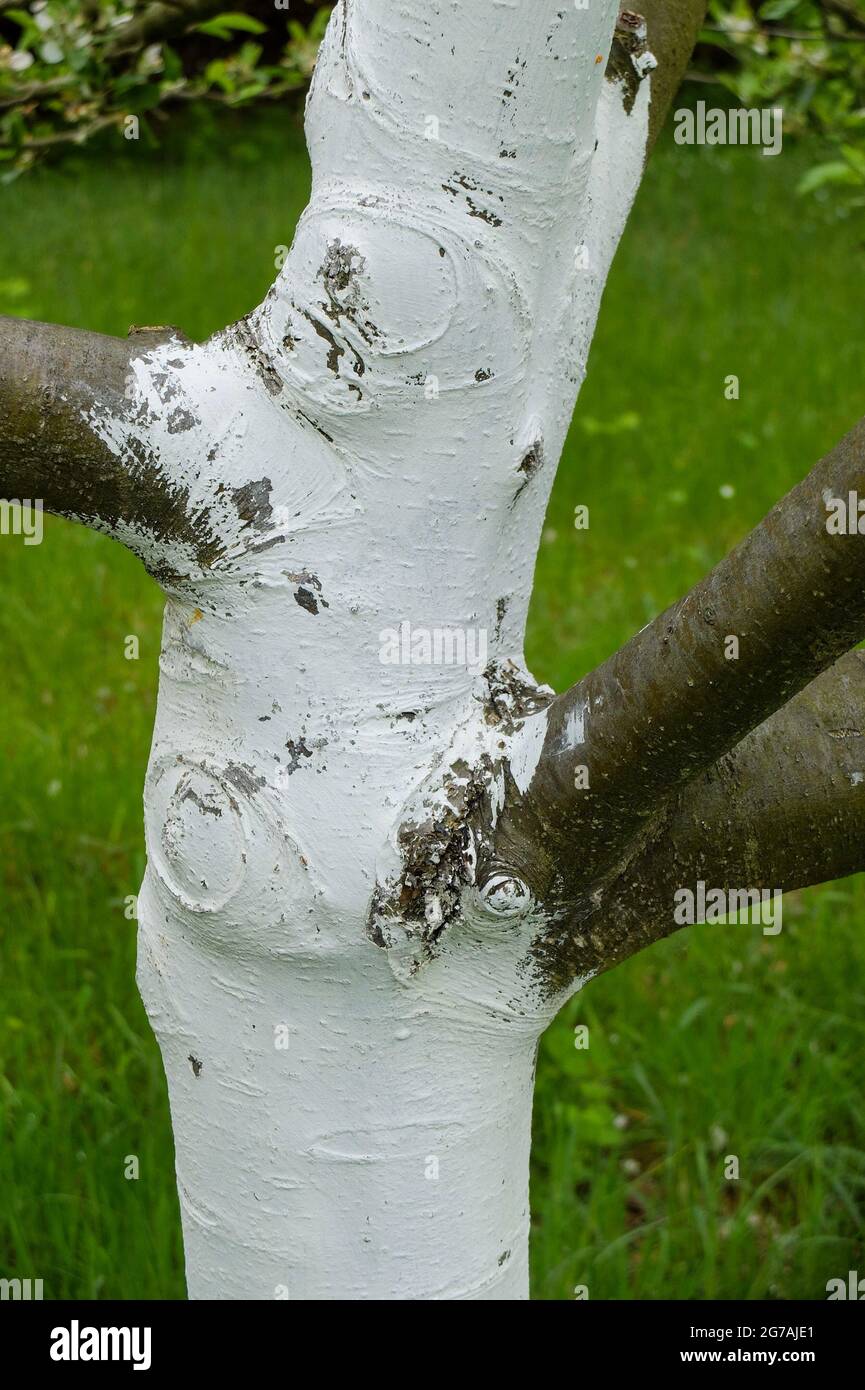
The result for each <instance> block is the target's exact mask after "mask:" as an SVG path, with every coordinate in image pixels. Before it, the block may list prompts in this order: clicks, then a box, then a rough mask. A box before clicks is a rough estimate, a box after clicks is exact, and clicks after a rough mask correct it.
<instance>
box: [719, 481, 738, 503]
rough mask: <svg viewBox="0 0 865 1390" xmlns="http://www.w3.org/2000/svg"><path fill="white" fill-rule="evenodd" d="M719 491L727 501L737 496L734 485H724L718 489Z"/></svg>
mask: <svg viewBox="0 0 865 1390" xmlns="http://www.w3.org/2000/svg"><path fill="white" fill-rule="evenodd" d="M718 491H719V493H720V494H721V496H722V497H724V498H726V499H727V501H729V499H730V498H731V497H735V496H736V489H735V488H734V487H733V484H732V483H722V484H721V486H720V487H719V488H718Z"/></svg>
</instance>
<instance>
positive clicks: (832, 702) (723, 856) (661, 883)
mask: <svg viewBox="0 0 865 1390" xmlns="http://www.w3.org/2000/svg"><path fill="white" fill-rule="evenodd" d="M862 870H865V653H863V652H852V653H849V654H848V655H847V656H845V657H842V659H841V660H840V661H839V662H838V663H837V664H836V665H835V666H833V667H832V668H831V670H829V671H827V672H825V673H824V674H823V675H822V676H820V677H819V678H818V679H817V680H816V681H814V682H813V683H812V684H811V685H810V686H808V688H807V689H806V690H804V691H802V693H801V694H799V695H797V696H796V698H795V699H794V700H791V701H790V703H789V704H788V705H786V706H785V708H784V709H783V710H780V711H779V712H778V713H777V714H774V715H772V717H771V718H770V719H768V720H767V721H766V722H765V723H764V724H762V725H761V726H760V727H759V728H758V729H755V730H754V731H753V732H752V733H750V734H749V735H748V736H747V737H746V738H744V739H743V740H742V742H741V743H740V744H739V746H738V747H737V748H736V749H735V750H734V752H732V753H730V754H728V755H726V756H725V757H724V758H722V759H721V760H720V761H719V762H718V763H716V764H715V766H714V767H712V768H710V769H709V771H707V772H705V773H704V774H703V775H702V776H701V777H699V778H698V779H697V780H696V781H694V782H692V783H691V784H690V785H689V786H688V787H686V788H685V789H684V790H683V791H682V792H680V793H679V794H678V796H677V797H676V798H675V799H674V800H673V801H672V802H671V803H670V804H669V806H668V807H667V810H666V812H665V813H664V814H663V815H662V816H661V817H660V818H659V819H658V821H657V822H656V823H654V824H653V826H652V830H651V833H650V834H649V836H648V838H647V839H646V840H645V842H644V843H643V844H642V845H641V846H640V848H639V849H638V850H637V851H636V852H635V853H634V854H633V855H632V856H631V858H630V860H629V862H628V863H627V864H626V866H625V867H624V868H620V869H617V870H616V871H615V872H614V873H611V874H610V875H609V876H608V877H607V879H606V880H605V882H604V883H602V884H600V885H596V886H595V887H594V889H593V890H592V891H591V893H587V894H586V895H584V896H583V897H582V899H581V901H580V902H579V903H578V904H577V905H576V907H575V908H572V910H571V911H570V912H569V913H568V914H567V915H565V916H564V917H563V919H562V920H561V922H560V923H559V924H558V925H557V927H556V928H555V929H554V930H553V931H551V932H550V933H549V934H548V935H547V936H546V937H545V939H544V940H543V942H541V944H540V945H539V947H538V955H539V957H540V958H541V960H542V962H543V966H544V973H545V975H547V976H548V977H551V978H552V979H553V980H555V981H557V982H558V983H559V984H564V983H566V982H567V981H569V980H571V979H572V978H574V977H575V976H577V975H587V974H594V973H597V972H600V971H603V970H608V969H609V968H610V967H611V966H613V965H616V964H617V963H618V962H619V961H622V960H624V959H626V957H628V956H631V955H634V954H635V953H636V952H637V951H640V950H642V949H643V948H644V947H645V946H648V945H651V944H652V943H653V942H654V941H657V940H658V939H660V938H661V937H664V936H668V935H669V934H670V933H671V932H673V931H677V930H678V929H679V927H680V925H681V923H677V922H676V920H675V919H674V894H675V893H676V891H677V890H678V889H681V888H690V889H694V888H695V885H696V884H697V883H698V882H699V881H701V880H702V882H703V883H704V884H706V885H707V886H708V887H710V888H712V889H721V890H723V891H725V892H726V891H727V890H729V889H739V890H753V889H760V890H762V889H767V890H780V891H782V892H789V891H791V890H792V889H795V888H803V887H807V886H808V885H810V884H814V883H823V882H827V881H828V880H831V879H835V878H842V877H844V876H846V875H848V874H852V873H858V872H861V871H862ZM731 930H744V927H741V926H737V927H733V928H731Z"/></svg>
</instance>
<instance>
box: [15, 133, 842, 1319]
mask: <svg viewBox="0 0 865 1390" xmlns="http://www.w3.org/2000/svg"><path fill="white" fill-rule="evenodd" d="M806 162H807V159H806V157H805V154H804V153H803V154H801V155H799V154H797V153H796V152H795V151H790V150H786V149H785V151H784V154H783V155H782V156H781V157H780V158H777V159H771V160H769V159H763V158H761V157H760V155H759V154H758V153H756V152H754V151H749V150H735V151H734V150H731V151H717V150H711V149H701V150H698V149H691V150H673V149H671V148H667V149H664V150H662V151H660V152H659V154H658V155H656V157H655V158H654V159H653V162H652V166H651V170H650V173H649V176H648V178H647V180H646V184H645V187H644V189H643V191H642V193H641V195H640V199H639V202H638V205H637V208H636V210H635V213H634V216H633V219H632V221H631V223H630V226H629V228H628V231H627V234H626V237H625V240H624V242H623V245H622V249H621V253H620V256H619V258H618V260H617V263H616V266H615V269H614V272H613V275H612V277H611V280H610V284H609V288H608V291H607V296H606V299H605V302H604V307H603V311H602V315H601V322H600V326H599V329H598V334H597V337H596V340H595V346H594V349H593V353H592V358H591V362H590V373H589V380H588V382H587V385H586V388H585V390H584V393H583V396H582V398H581V401H580V405H579V409H578V412H577V416H576V419H575V422H574V426H573V429H572V431H571V436H570V439H569V442H568V446H567V450H566V455H565V458H564V461H563V464H562V468H561V473H560V477H559V480H558V483H557V487H556V492H555V496H554V499H553V503H552V507H551V511H550V516H549V521H548V527H547V531H546V534H545V539H544V544H543V546H542V549H541V556H540V561H539V566H538V576H537V589H536V595H535V600H534V605H533V609H532V621H531V633H530V648H529V655H530V661H531V664H532V665H533V667H534V669H535V672H536V674H537V675H538V676H541V677H543V678H545V679H547V680H550V681H552V682H553V683H554V684H557V685H558V686H559V687H561V686H563V685H565V684H566V683H570V682H571V681H573V680H574V679H575V678H576V677H578V676H579V675H580V674H581V673H582V672H583V671H585V670H586V669H587V668H589V667H591V666H592V665H593V664H595V663H596V662H598V661H599V660H601V659H603V658H604V657H605V656H606V655H607V654H608V653H609V652H610V651H611V650H612V649H613V648H614V647H616V646H618V645H619V644H620V643H621V642H622V641H624V640H626V639H627V638H628V637H629V636H630V635H631V634H632V633H633V632H634V630H635V629H637V628H638V627H641V626H642V625H643V624H644V623H645V622H646V621H647V620H648V619H649V618H650V617H652V616H653V615H654V614H655V613H656V612H657V611H659V609H661V608H662V607H663V606H665V605H666V604H667V603H669V602H670V601H672V600H673V599H674V598H676V597H677V596H678V595H679V594H680V593H681V592H682V591H683V590H685V589H686V588H687V587H689V586H690V585H691V584H692V583H693V582H694V581H695V580H696V579H697V578H699V576H700V575H701V574H702V573H704V571H705V570H706V569H707V568H708V567H709V566H710V565H711V564H712V563H713V562H714V561H715V560H716V559H718V558H719V557H720V556H721V555H722V554H723V553H724V552H725V551H726V550H727V549H728V548H729V547H730V545H731V544H732V543H733V542H734V541H735V540H736V539H738V538H739V537H740V536H741V535H742V534H743V533H744V532H745V531H746V530H747V529H748V527H750V526H751V525H752V524H753V523H754V522H756V521H757V520H758V519H759V518H760V516H761V515H762V514H763V513H764V512H765V511H766V509H767V508H768V507H769V505H770V504H771V503H772V502H773V501H774V500H775V499H776V498H777V496H778V495H780V494H781V493H782V492H783V491H785V490H786V489H787V488H788V487H789V486H790V485H792V484H793V483H794V482H795V481H796V480H797V479H798V478H799V477H800V476H801V475H802V474H803V473H804V472H805V471H806V470H807V469H808V467H810V465H811V464H812V463H813V461H814V460H815V459H816V458H817V457H818V456H819V454H820V453H821V452H822V451H824V450H825V449H826V448H827V447H828V446H829V445H831V444H832V443H833V442H834V441H835V439H836V438H837V437H838V435H839V434H840V433H841V432H843V430H845V429H846V428H847V427H848V426H849V425H850V424H852V422H853V421H854V420H855V419H856V418H857V417H858V415H859V414H861V411H862V405H863V402H862V391H861V306H860V304H859V302H858V300H859V296H858V295H857V293H856V292H855V288H856V285H857V284H858V283H859V282H860V281H861V277H862V269H863V249H862V245H861V229H860V230H859V232H858V234H857V230H856V229H855V228H854V226H853V225H852V223H844V222H841V221H831V220H829V219H827V218H824V217H823V215H822V214H821V213H819V211H815V209H814V208H813V207H811V206H810V205H808V204H804V203H802V202H800V201H797V200H796V199H795V198H794V196H793V192H792V190H793V187H794V185H795V182H796V178H797V176H798V172H799V170H800V168H801V167H804V165H805V164H806ZM307 186H308V172H307V165H306V158H305V154H304V151H303V145H302V139H301V136H300V132H299V129H298V126H297V123H296V121H295V119H294V118H293V117H291V116H290V115H285V116H282V117H277V116H272V117H271V118H270V121H269V124H268V125H267V126H261V127H260V128H258V129H256V127H255V126H254V125H250V124H249V123H247V124H245V125H239V126H237V127H235V126H233V125H231V124H228V125H226V126H224V127H221V128H220V131H219V135H218V139H215V140H213V141H212V142H211V143H210V146H209V148H208V147H204V146H202V145H201V144H200V143H199V144H198V145H196V146H183V145H181V143H180V142H174V143H173V144H172V147H171V149H170V150H169V151H168V152H167V153H166V154H164V155H162V156H160V157H154V156H151V155H145V154H143V153H142V152H139V151H138V149H137V147H134V146H130V147H129V149H128V150H127V151H125V152H124V156H123V159H122V160H120V161H115V162H108V161H103V162H98V161H96V160H94V159H92V158H88V159H87V160H82V161H80V162H78V163H69V164H66V165H63V166H61V167H60V168H58V169H55V170H51V171H47V172H45V173H40V174H38V175H36V176H34V177H31V178H28V179H26V180H22V181H20V182H18V183H17V184H14V185H12V186H11V187H9V188H7V189H5V190H3V191H0V200H2V201H0V208H2V216H3V224H4V243H5V244H4V260H3V266H2V271H0V312H11V313H20V314H27V315H30V316H32V317H37V318H44V319H51V320H55V321H59V322H64V323H71V324H80V325H82V326H86V327H89V328H96V329H101V330H104V331H107V332H112V333H121V334H122V333H125V331H126V329H127V327H128V326H129V324H130V323H138V324H154V323H163V322H169V323H176V324H178V325H180V326H182V327H183V328H184V329H185V330H186V332H187V333H189V334H190V335H191V336H194V337H196V336H203V335H205V334H207V333H208V332H210V331H211V330H213V329H215V328H217V327H219V326H220V325H221V324H223V323H225V322H227V321H229V320H231V319H232V318H235V317H237V316H238V315H239V314H241V313H243V312H244V311H245V310H246V309H248V308H249V307H251V306H252V305H253V304H254V303H255V302H256V301H257V300H258V299H259V298H260V297H261V295H262V294H263V292H264V290H265V289H266V287H267V285H268V284H269V282H270V280H271V279H272V277H273V273H274V267H273V261H274V252H275V248H276V247H277V246H279V245H280V244H287V243H289V242H290V240H291V236H292V230H293V226H294V222H295V219H296V217H297V214H298V212H299V211H300V209H301V207H302V206H303V203H304V201H305V198H306V192H307ZM733 373H735V374H736V375H738V377H739V378H740V399H739V400H738V401H727V400H725V398H724V380H725V378H726V377H727V376H728V375H730V374H733ZM722 487H723V488H724V489H725V492H726V494H727V495H724V496H722V495H721V492H720V489H721V488H722ZM730 489H732V492H730ZM578 503H584V504H586V505H588V506H589V508H590V515H591V525H590V528H589V530H588V531H580V532H577V531H575V530H574V528H573V520H572V519H573V513H574V507H575V506H576V505H577V504H578ZM0 600H2V601H0V651H2V653H3V658H4V660H3V671H4V683H3V690H2V694H0V715H2V718H0V740H2V761H0V874H2V907H3V911H2V914H0V937H2V940H0V972H2V973H0V1087H2V1096H0V1106H2V1138H0V1266H2V1269H0V1272H2V1273H7V1272H15V1273H17V1274H19V1275H20V1276H21V1277H27V1276H28V1275H30V1276H31V1277H34V1278H37V1277H41V1278H43V1279H44V1282H45V1293H46V1297H50V1298H61V1297H84V1298H87V1297H91V1298H108V1297H113V1298H133V1297H151V1298H153V1297H182V1296H183V1280H182V1257H181V1246H180V1236H179V1221H178V1212H177V1203H176V1198H175V1193H174V1182H173V1171H172V1166H173V1165H172V1151H171V1138H170V1129H169V1121H168V1108H167V1101H166V1094H165V1085H164V1080H163V1076H162V1069H161V1064H160V1060H159V1056H158V1052H157V1049H156V1045H155V1043H154V1041H153V1039H152V1036H151V1034H150V1031H149V1028H148V1026H147V1022H146V1019H145V1016H144V1012H143V1009H142V1007H141V1005H140V1003H139V1000H138V997H137V994H136V992H135V986H134V980H133V970H134V949H135V943H134V923H133V922H131V921H128V920H126V918H125V917H124V900H125V898H126V896H127V895H128V894H132V893H135V892H136V890H137V887H138V884H139V881H140V876H141V873H142V869H143V836H142V827H141V810H140V798H141V787H142V781H143V775H144V768H145V764H146V759H147V752H148V747H149V740H150V732H151V721H152V715H153V705H154V695H155V687H156V673H157V656H158V647H159V630H160V617H161V606H162V605H161V599H160V594H159V592H158V590H157V589H156V587H155V586H154V585H153V584H152V583H151V582H150V581H149V580H148V579H147V578H146V576H145V575H144V574H143V572H142V571H141V570H140V569H139V568H138V566H137V564H136V563H135V562H134V561H133V560H132V559H131V557H129V556H128V555H127V554H126V553H125V552H123V551H122V550H121V549H120V548H119V547H116V546H113V545H112V544H111V543H110V542H108V541H106V540H104V539H102V538H99V537H96V536H93V535H91V534H89V533H88V532H86V531H84V530H82V529H80V528H76V527H74V526H71V525H66V524H64V523H61V522H58V521H54V520H52V519H50V518H49V519H48V522H47V540H46V543H45V544H44V545H42V546H41V547H32V548H24V547H22V546H21V544H20V542H18V543H12V542H9V541H7V542H5V543H4V544H2V545H0ZM130 633H134V634H137V635H138V636H139V638H140V643H141V659H140V660H139V661H127V660H126V659H125V657H124V638H125V637H126V635H127V634H130ZM862 916H863V913H862V901H861V880H858V879H857V880H854V881H851V882H849V883H846V884H839V885H833V886H830V887H828V888H824V889H820V890H814V891H811V892H809V893H806V894H800V895H797V896H796V897H795V898H794V899H792V900H788V902H787V903H786V911H785V926H784V931H783V934H782V935H781V937H779V938H776V939H764V938H763V937H762V936H761V935H760V933H759V928H748V927H744V926H732V927H730V928H726V929H722V928H718V927H715V928H712V927H705V928H695V929H693V930H692V931H691V932H685V933H680V934H679V936H678V937H676V938H674V939H671V940H670V941H668V942H665V943H662V944H661V945H659V946H657V947H655V948H654V949H652V950H651V951H649V952H647V953H645V954H643V955H642V956H640V957H638V958H637V959H635V960H633V961H631V962H629V963H628V964H626V965H625V966H622V967H620V968H619V969H618V970H616V971H615V972H614V973H613V974H612V975H610V976H608V977H605V978H603V979H601V980H598V981H597V982H595V983H594V984H592V985H591V986H590V987H589V988H587V989H586V991H585V992H584V994H583V995H582V997H581V998H580V999H578V1000H575V1001H574V1002H573V1003H572V1004H571V1005H570V1006H569V1007H568V1009H566V1010H565V1011H564V1013H563V1014H562V1015H561V1016H560V1017H559V1019H558V1020H557V1021H556V1023H555V1024H554V1025H553V1027H552V1028H551V1029H550V1030H549V1032H548V1034H547V1036H546V1038H545V1040H544V1043H543V1046H542V1049H541V1057H540V1064H539V1077H538V1093H537V1104H536V1113H535V1165H534V1175H533V1208H534V1213H535V1233H534V1242H533V1280H534V1297H536V1298H541V1299H559V1298H569V1297H572V1296H573V1289H574V1286H575V1285H578V1284H584V1285H587V1286H588V1288H589V1291H590V1295H591V1297H592V1298H611V1297H628V1298H649V1299H650V1298H663V1297H694V1298H707V1297H713V1296H714V1297H722V1298H733V1297H746V1298H765V1297H804V1298H822V1297H825V1284H826V1280H827V1279H829V1278H830V1277H837V1276H842V1277H843V1276H844V1275H846V1272H847V1270H848V1269H856V1268H859V1269H860V1270H865V1248H863V1238H862V1232H863V1225H865V1223H863V1214H865V1159H863V1155H862V1148H863V1119H862V1105H861V1077H862V1062H863V1030H865V1008H863V1004H865V998H863V996H865V936H863V932H862ZM578 1022H579V1023H586V1024H588V1025H589V1038H590V1046H589V1048H588V1049H587V1050H577V1049H575V1047H574V1034H573V1029H574V1025H575V1024H576V1023H578ZM131 1154H134V1155H137V1157H138V1160H139V1163H140V1178H139V1179H138V1180H137V1181H130V1180H127V1179H126V1177H125V1176H124V1164H125V1160H126V1156H127V1155H131ZM729 1154H733V1155H736V1156H737V1157H738V1159H739V1164H740V1178H739V1180H738V1181H727V1180H725V1178H724V1174H723V1163H724V1159H725V1156H726V1155H729Z"/></svg>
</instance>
